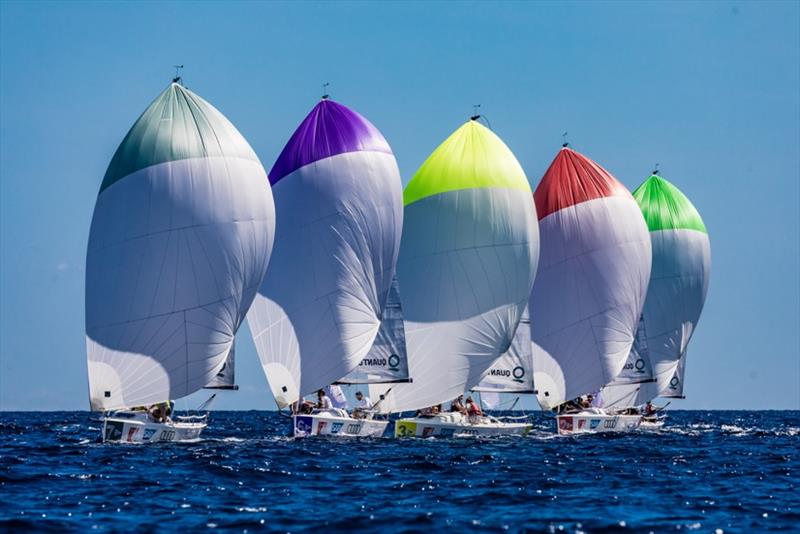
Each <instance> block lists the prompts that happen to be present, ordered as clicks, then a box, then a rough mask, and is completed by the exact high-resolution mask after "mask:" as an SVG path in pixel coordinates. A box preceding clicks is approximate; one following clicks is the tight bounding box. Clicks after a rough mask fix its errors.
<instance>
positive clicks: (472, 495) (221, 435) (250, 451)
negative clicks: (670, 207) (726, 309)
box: [0, 411, 800, 532]
mask: <svg viewBox="0 0 800 534" xmlns="http://www.w3.org/2000/svg"><path fill="white" fill-rule="evenodd" d="M534 420H535V422H536V428H535V430H534V431H533V432H532V433H531V435H529V436H528V437H525V438H502V439H425V440H422V439H413V440H402V441H400V440H395V439H390V438H385V439H378V440H361V441H334V440H327V439H319V438H316V439H306V440H292V439H288V438H286V437H283V436H285V435H286V433H287V432H288V430H289V423H288V421H287V419H285V418H283V417H281V416H279V415H277V414H275V413H273V412H214V413H213V416H212V419H211V422H210V426H209V428H208V429H207V430H206V432H205V433H204V435H203V438H204V439H203V440H202V441H201V442H199V443H191V444H152V445H102V444H98V443H96V438H97V436H98V434H99V425H98V424H97V423H96V422H93V421H92V420H91V418H90V416H89V415H88V414H87V413H80V412H50V413H9V412H7V413H0V531H10V530H15V529H17V530H25V529H36V530H45V529H50V530H57V531H64V530H80V531H84V530H88V529H90V528H96V529H100V530H114V531H129V532H130V531H134V532H138V531H147V530H157V529H164V530H166V529H169V530H174V529H179V528H185V529H192V530H200V529H213V528H219V529H230V530H236V531H250V532H252V531H257V530H274V531H291V532H301V531H310V530H321V531H325V532H327V531H344V530H355V531H379V530H380V531H385V532H413V531H428V532H433V531H434V530H433V529H437V530H438V532H443V531H444V529H459V530H462V531H504V530H510V531H520V530H531V531H551V532H554V531H562V530H563V531H568V532H579V531H583V532H609V531H629V532H631V531H635V532H638V531H649V530H652V531H676V530H678V531H681V532H684V531H694V530H697V531H699V532H714V531H717V530H718V529H720V530H722V531H724V532H752V531H767V530H787V531H792V530H794V531H797V530H800V488H798V486H800V452H799V451H798V445H800V412H797V411H792V412H786V411H783V412H680V411H677V412H671V413H670V418H669V420H668V422H667V425H666V426H665V427H664V429H662V430H660V431H651V432H638V433H632V434H620V435H584V436H579V437H558V436H554V435H553V434H552V429H553V428H554V421H553V420H552V419H550V418H548V417H547V416H545V415H543V414H536V415H535V416H534Z"/></svg>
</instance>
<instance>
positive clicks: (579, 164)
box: [530, 147, 651, 408]
mask: <svg viewBox="0 0 800 534" xmlns="http://www.w3.org/2000/svg"><path fill="white" fill-rule="evenodd" d="M534 198H535V200H536V209H537V213H538V215H539V231H540V233H541V259H540V262H539V272H538V275H537V277H536V282H535V283H534V286H533V291H532V293H531V306H530V309H531V324H532V328H531V337H532V339H533V343H534V346H533V351H534V353H533V363H534V377H533V381H534V385H535V388H536V392H537V398H538V399H539V404H540V405H541V406H542V407H543V408H553V407H556V406H558V405H560V404H562V403H563V402H565V401H567V400H570V399H573V398H576V397H578V396H580V395H584V394H587V393H593V392H596V391H597V390H599V389H600V388H601V387H602V386H604V385H606V384H607V383H609V382H611V381H612V380H613V379H614V378H615V377H616V376H617V375H619V373H620V371H622V369H623V367H624V365H625V361H626V360H627V358H628V355H629V353H630V350H631V346H632V344H633V340H634V336H635V333H636V329H637V326H638V323H639V317H640V315H641V312H642V306H643V305H644V297H645V293H646V291H647V283H648V280H649V278H650V261H651V260H650V254H651V249H650V239H649V237H648V235H647V226H646V224H645V221H644V219H643V218H642V213H641V211H640V210H639V207H638V206H637V204H636V202H635V201H634V199H633V198H632V197H631V194H630V193H629V192H628V190H627V189H625V187H624V186H623V185H622V184H621V183H619V182H618V181H617V180H616V179H615V178H614V177H613V176H612V175H611V174H610V173H609V172H608V171H606V170H605V169H603V168H602V167H601V166H600V165H598V164H597V163H595V162H594V161H592V160H590V159H589V158H587V157H585V156H583V155H581V154H579V153H578V152H575V151H574V150H572V149H570V148H567V147H564V148H562V149H561V151H560V152H559V153H558V155H557V156H556V158H555V159H554V160H553V163H552V164H551V165H550V167H549V168H548V169H547V172H546V173H545V175H544V177H543V178H542V181H541V183H540V184H539V186H538V187H537V188H536V192H535V193H534Z"/></svg>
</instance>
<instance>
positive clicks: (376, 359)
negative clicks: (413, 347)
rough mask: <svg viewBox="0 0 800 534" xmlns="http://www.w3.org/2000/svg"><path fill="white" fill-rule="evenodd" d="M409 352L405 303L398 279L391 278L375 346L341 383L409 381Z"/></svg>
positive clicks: (373, 344)
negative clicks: (407, 350)
mask: <svg viewBox="0 0 800 534" xmlns="http://www.w3.org/2000/svg"><path fill="white" fill-rule="evenodd" d="M408 381H409V376H408V354H407V352H406V335H405V328H404V326H403V306H402V303H401V300H400V288H399V284H398V282H397V278H394V279H393V280H392V285H391V286H390V287H389V295H388V296H387V298H386V305H385V306H384V308H383V316H382V317H381V327H380V330H378V335H377V336H375V341H374V342H373V343H372V348H370V350H369V352H368V353H367V355H366V356H364V358H363V359H362V360H361V362H359V364H358V367H356V368H355V369H354V370H353V371H352V372H351V373H350V374H348V375H347V376H346V377H344V378H342V379H340V380H339V382H340V383H342V384H393V383H399V382H408Z"/></svg>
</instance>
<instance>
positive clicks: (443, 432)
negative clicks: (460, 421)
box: [439, 428, 456, 438]
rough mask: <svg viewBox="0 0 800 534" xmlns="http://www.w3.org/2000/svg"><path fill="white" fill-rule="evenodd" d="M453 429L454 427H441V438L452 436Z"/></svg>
mask: <svg viewBox="0 0 800 534" xmlns="http://www.w3.org/2000/svg"><path fill="white" fill-rule="evenodd" d="M455 431H456V430H455V429H454V428H442V429H441V430H439V435H440V436H441V437H443V438H452V437H453V433H454V432H455Z"/></svg>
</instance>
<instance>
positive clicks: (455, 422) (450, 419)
mask: <svg viewBox="0 0 800 534" xmlns="http://www.w3.org/2000/svg"><path fill="white" fill-rule="evenodd" d="M532 426H533V425H531V424H529V423H505V422H503V421H499V420H497V419H494V418H491V417H477V418H474V419H472V420H470V419H469V418H467V417H464V416H463V415H461V414H460V413H444V414H439V415H435V416H433V417H413V418H409V419H400V420H399V421H397V422H396V423H395V425H394V437H396V438H408V437H417V438H427V437H432V436H437V437H465V436H509V435H519V436H524V435H525V434H527V433H528V432H529V431H530V429H531V427H532Z"/></svg>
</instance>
